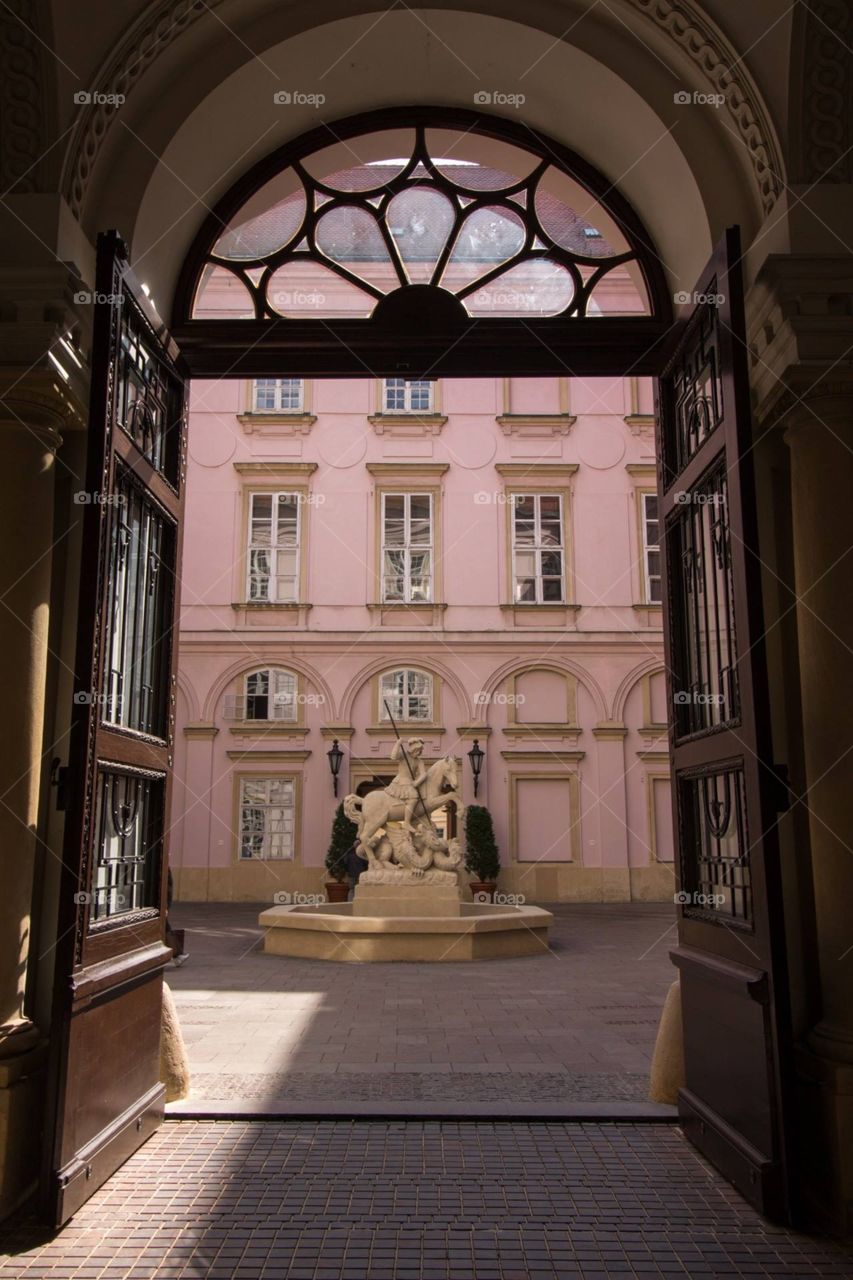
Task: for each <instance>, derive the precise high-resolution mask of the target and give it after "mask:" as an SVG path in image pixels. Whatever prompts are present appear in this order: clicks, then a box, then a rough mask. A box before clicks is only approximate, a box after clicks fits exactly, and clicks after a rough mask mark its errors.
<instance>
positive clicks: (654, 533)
mask: <svg viewBox="0 0 853 1280" xmlns="http://www.w3.org/2000/svg"><path fill="white" fill-rule="evenodd" d="M640 502H641V504H642V506H641V509H640V518H641V523H642V534H643V588H644V591H645V600H646V603H647V604H660V602H661V576H660V524H659V522H658V496H657V494H656V493H641V494H640Z"/></svg>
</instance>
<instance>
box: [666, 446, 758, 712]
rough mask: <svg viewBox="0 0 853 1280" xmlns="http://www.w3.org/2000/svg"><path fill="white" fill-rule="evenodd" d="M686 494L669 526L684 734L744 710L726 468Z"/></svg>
mask: <svg viewBox="0 0 853 1280" xmlns="http://www.w3.org/2000/svg"><path fill="white" fill-rule="evenodd" d="M682 496H683V498H684V501H683V502H682V503H680V507H679V514H678V516H677V517H676V519H675V521H674V522H673V523H672V524H671V525H670V527H669V529H668V531H667V538H668V540H669V543H670V559H669V563H670V566H671V573H672V584H671V585H672V590H673V593H674V599H675V618H676V624H677V625H676V626H675V631H674V636H673V639H674V645H673V650H674V651H673V659H674V662H673V665H674V671H673V677H674V679H673V684H674V701H675V724H676V731H677V736H678V737H679V738H681V737H686V736H688V735H690V734H695V733H701V732H705V731H707V730H710V729H716V728H720V727H722V726H724V725H727V724H732V723H735V722H736V721H737V720H738V718H739V715H740V708H739V694H738V685H737V671H736V664H735V662H736V651H735V629H734V589H733V583H732V571H731V546H730V535H729V524H728V508H727V485H726V475H725V470H724V468H723V467H718V468H717V469H716V470H715V471H714V473H713V474H712V475H711V476H710V477H709V478H707V479H706V480H704V481H703V482H702V483H701V484H700V485H699V486H697V487H696V488H694V489H692V490H690V492H689V493H688V492H685V493H684V494H683V495H682Z"/></svg>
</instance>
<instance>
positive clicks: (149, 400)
mask: <svg viewBox="0 0 853 1280" xmlns="http://www.w3.org/2000/svg"><path fill="white" fill-rule="evenodd" d="M96 290H97V296H96V299H95V324H94V334H93V349H92V394H91V410H90V421H89V445H88V463H87V478H86V490H85V494H84V499H83V504H84V507H85V510H84V525H83V554H82V571H81V572H82V580H81V587H80V612H79V626H78V637H77V658H76V664H75V693H74V709H73V720H72V731H71V740H70V752H69V785H68V813H67V820H66V834H65V846H64V853H63V871H62V887H61V893H60V907H59V921H58V944H57V959H56V979H55V997H54V1000H55V1004H54V1015H53V1026H52V1036H51V1041H52V1060H51V1074H50V1085H51V1092H50V1103H49V1106H50V1110H49V1113H48V1124H52V1125H53V1134H52V1140H51V1139H50V1135H49V1137H48V1142H47V1144H46V1148H47V1167H46V1169H45V1178H44V1188H43V1190H44V1212H45V1216H46V1217H48V1218H49V1219H50V1220H51V1221H52V1222H53V1223H55V1224H60V1223H62V1222H65V1221H66V1220H67V1219H68V1218H69V1217H70V1216H71V1215H72V1214H73V1213H74V1212H75V1211H76V1210H77V1209H78V1208H79V1207H80V1205H81V1204H82V1203H83V1202H84V1201H85V1200H86V1199H87V1198H88V1197H89V1196H90V1195H91V1194H92V1192H93V1191H95V1190H96V1189H97V1188H98V1187H99V1186H100V1185H101V1183H102V1182H104V1180H105V1179H106V1178H108V1177H109V1175H110V1174H111V1173H112V1172H113V1171H114V1170H115V1169H116V1168H117V1167H118V1166H119V1165H120V1164H121V1163H122V1162H123V1161H124V1160H126V1159H127V1157H128V1156H129V1155H130V1154H131V1153H132V1152H133V1151H134V1150H136V1148H137V1147H138V1146H139V1145H140V1144H141V1143H142V1142H144V1141H145V1139H146V1138H148V1137H149V1136H150V1135H151V1133H153V1131H154V1130H155V1129H156V1128H157V1126H158V1125H159V1123H160V1121H161V1119H162V1116H163V1093H164V1091H163V1086H162V1085H161V1084H160V1082H159V1046H160V1017H161V1000H162V982H163V967H164V965H165V964H166V963H167V962H168V960H169V959H170V956H171V952H170V951H169V950H168V949H167V948H166V946H165V945H164V940H163V939H164V923H165V903H166V888H167V885H166V865H167V863H166V856H167V855H166V844H167V832H166V815H167V813H168V801H169V780H170V773H171V765H172V736H173V727H174V704H175V663H176V658H177V646H176V644H175V643H174V641H173V626H174V624H175V620H176V611H177V607H178V580H179V578H178V566H179V559H180V518H181V508H182V502H183V478H184V465H185V463H184V457H185V439H186V412H185V382H184V378H183V375H182V373H181V370H180V366H179V362H178V355H177V351H176V349H175V347H174V344H173V343H172V342H171V339H170V338H169V336H168V334H167V333H166V332H165V330H164V329H163V326H162V324H161V322H160V320H159V318H158V317H157V315H156V313H155V312H154V309H153V307H152V306H151V305H150V303H149V302H148V300H147V299H146V298H145V296H144V293H143V291H142V290H141V288H140V287H139V286H138V285H137V283H136V281H135V279H134V277H133V275H132V273H131V272H130V270H129V268H128V263H127V256H126V251H125V249H124V246H123V245H122V242H121V240H120V239H119V237H118V235H117V234H116V233H114V232H108V233H106V234H105V235H102V236H101V237H100V238H99V241H98V261H97V271H96Z"/></svg>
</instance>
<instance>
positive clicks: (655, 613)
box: [631, 601, 663, 630]
mask: <svg viewBox="0 0 853 1280" xmlns="http://www.w3.org/2000/svg"><path fill="white" fill-rule="evenodd" d="M631 608H632V609H633V610H634V612H635V613H636V615H637V617H638V618H640V619H641V621H642V622H643V623H644V624H645V625H646V626H647V627H654V628H655V629H656V630H657V629H659V628H660V627H662V626H663V618H662V613H663V605H662V604H661V603H660V601H658V602H656V603H654V602H651V601H645V602H643V601H641V602H640V603H639V604H632V605H631Z"/></svg>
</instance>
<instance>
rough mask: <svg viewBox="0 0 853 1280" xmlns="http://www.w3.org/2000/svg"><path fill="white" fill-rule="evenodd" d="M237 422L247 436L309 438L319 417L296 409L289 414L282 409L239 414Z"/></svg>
mask: <svg viewBox="0 0 853 1280" xmlns="http://www.w3.org/2000/svg"><path fill="white" fill-rule="evenodd" d="M237 421H238V422H239V423H240V426H241V427H242V428H243V430H244V432H245V433H246V435H247V436H252V435H257V436H272V437H275V436H282V437H286V436H307V435H308V434H309V433H310V431H311V428H312V427H313V425H314V423H315V422H316V421H317V415H316V414H314V413H305V412H304V411H303V410H301V409H294V410H293V411H292V412H290V413H288V412H287V411H285V410H281V409H271V410H270V411H269V412H264V411H263V410H252V412H250V413H238V414H237Z"/></svg>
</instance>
